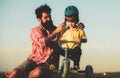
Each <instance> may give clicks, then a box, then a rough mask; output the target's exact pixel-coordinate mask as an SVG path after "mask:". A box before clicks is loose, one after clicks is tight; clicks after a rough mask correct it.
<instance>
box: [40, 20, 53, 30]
mask: <svg viewBox="0 0 120 78" xmlns="http://www.w3.org/2000/svg"><path fill="white" fill-rule="evenodd" d="M41 24H42V25H43V27H45V29H47V30H53V28H54V25H53V22H52V21H47V22H45V23H43V22H41Z"/></svg>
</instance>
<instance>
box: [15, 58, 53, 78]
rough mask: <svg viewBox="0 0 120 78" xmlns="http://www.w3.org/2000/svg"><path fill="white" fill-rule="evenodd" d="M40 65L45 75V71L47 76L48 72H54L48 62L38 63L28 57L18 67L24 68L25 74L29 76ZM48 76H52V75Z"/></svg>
mask: <svg viewBox="0 0 120 78" xmlns="http://www.w3.org/2000/svg"><path fill="white" fill-rule="evenodd" d="M38 66H39V67H40V68H41V69H42V71H43V75H44V73H45V76H46V74H47V75H49V74H51V73H52V72H51V71H50V69H49V67H48V66H47V65H46V64H44V63H43V64H36V63H35V62H34V61H32V60H30V59H27V60H26V61H25V62H23V63H22V64H21V65H19V66H18V67H17V68H18V69H20V70H22V71H23V72H24V74H25V76H26V77H27V76H28V74H29V72H30V71H31V70H33V69H34V68H36V67H38ZM48 77H50V75H49V76H48Z"/></svg>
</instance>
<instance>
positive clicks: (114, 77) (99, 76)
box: [0, 72, 120, 78]
mask: <svg viewBox="0 0 120 78" xmlns="http://www.w3.org/2000/svg"><path fill="white" fill-rule="evenodd" d="M0 78H5V76H4V73H3V72H1V73H0ZM69 78H87V77H86V75H85V74H79V75H73V74H71V75H70V77H69ZM93 78H120V72H108V73H104V74H103V73H94V75H93Z"/></svg>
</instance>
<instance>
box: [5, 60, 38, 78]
mask: <svg viewBox="0 0 120 78" xmlns="http://www.w3.org/2000/svg"><path fill="white" fill-rule="evenodd" d="M35 66H36V63H35V62H33V61H32V60H29V59H28V60H26V61H25V62H23V63H22V64H21V65H20V66H18V67H17V68H15V69H14V70H13V71H12V72H10V73H9V74H8V75H7V78H27V75H28V73H29V72H30V71H31V70H33V69H34V68H35Z"/></svg>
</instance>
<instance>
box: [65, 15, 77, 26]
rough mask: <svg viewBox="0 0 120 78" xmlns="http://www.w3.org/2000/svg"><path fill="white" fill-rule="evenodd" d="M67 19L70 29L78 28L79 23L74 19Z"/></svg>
mask: <svg viewBox="0 0 120 78" xmlns="http://www.w3.org/2000/svg"><path fill="white" fill-rule="evenodd" d="M65 19H66V24H67V26H68V27H70V28H71V27H72V28H74V27H75V26H76V24H77V22H75V19H74V18H73V17H65Z"/></svg>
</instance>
